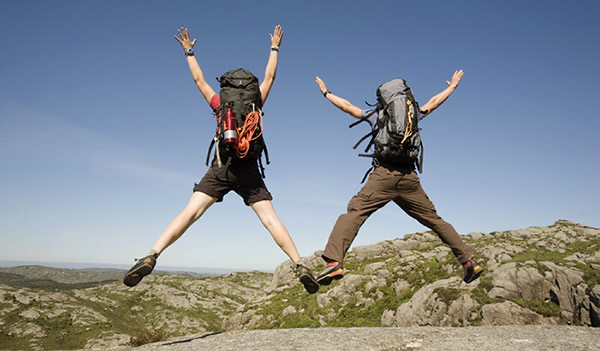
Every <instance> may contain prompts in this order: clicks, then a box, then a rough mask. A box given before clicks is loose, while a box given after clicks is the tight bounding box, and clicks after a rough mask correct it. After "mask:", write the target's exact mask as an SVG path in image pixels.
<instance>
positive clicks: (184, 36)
mask: <svg viewBox="0 0 600 351" xmlns="http://www.w3.org/2000/svg"><path fill="white" fill-rule="evenodd" d="M177 34H179V37H178V36H177V35H175V40H177V41H178V42H179V44H181V47H182V48H183V49H184V50H185V49H191V48H193V47H194V44H196V39H194V40H193V41H190V34H189V32H188V30H187V28H183V27H181V28H180V29H178V30H177Z"/></svg>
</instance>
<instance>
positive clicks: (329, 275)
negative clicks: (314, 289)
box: [317, 261, 344, 285]
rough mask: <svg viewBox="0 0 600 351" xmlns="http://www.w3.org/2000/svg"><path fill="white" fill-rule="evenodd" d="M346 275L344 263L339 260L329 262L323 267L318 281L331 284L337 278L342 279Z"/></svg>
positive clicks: (322, 283)
mask: <svg viewBox="0 0 600 351" xmlns="http://www.w3.org/2000/svg"><path fill="white" fill-rule="evenodd" d="M343 277H344V268H343V267H342V264H341V263H340V262H337V261H333V262H329V263H327V264H326V265H325V268H323V272H321V273H320V274H319V276H317V282H318V283H319V284H321V285H329V284H331V282H332V281H334V280H335V279H342V278H343Z"/></svg>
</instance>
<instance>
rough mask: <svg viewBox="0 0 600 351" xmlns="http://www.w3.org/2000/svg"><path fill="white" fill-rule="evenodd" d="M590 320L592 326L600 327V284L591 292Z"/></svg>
mask: <svg viewBox="0 0 600 351" xmlns="http://www.w3.org/2000/svg"><path fill="white" fill-rule="evenodd" d="M589 309H590V321H591V324H592V327H600V284H597V285H596V286H595V287H594V288H593V289H592V291H591V292H590V308H589Z"/></svg>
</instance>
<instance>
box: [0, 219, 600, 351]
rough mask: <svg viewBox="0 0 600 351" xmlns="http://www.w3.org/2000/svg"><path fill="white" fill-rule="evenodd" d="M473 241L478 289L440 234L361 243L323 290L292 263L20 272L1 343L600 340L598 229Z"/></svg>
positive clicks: (567, 226)
mask: <svg viewBox="0 0 600 351" xmlns="http://www.w3.org/2000/svg"><path fill="white" fill-rule="evenodd" d="M463 239H464V240H465V242H466V243H467V244H469V245H471V246H473V247H474V248H475V250H476V255H477V256H476V257H477V259H478V260H479V262H480V263H481V264H482V266H483V267H484V268H485V272H484V273H483V275H482V276H481V277H480V278H479V279H478V280H476V281H474V282H472V283H471V284H465V283H464V282H463V281H462V268H461V267H460V265H459V264H458V262H457V261H456V259H455V258H454V256H453V255H452V253H451V252H450V249H449V248H448V247H447V246H446V245H444V244H443V243H442V242H441V241H440V240H439V238H438V237H437V236H436V235H435V234H433V233H432V232H423V233H414V234H408V235H405V236H404V237H402V238H401V239H394V240H389V241H385V242H381V243H377V244H374V245H368V246H358V247H354V248H353V249H352V251H351V252H349V253H348V255H347V256H346V260H345V262H344V269H345V276H344V278H343V279H341V280H339V281H335V282H333V283H332V284H331V285H329V286H322V287H321V288H320V290H319V292H318V293H316V294H314V295H309V294H308V293H306V292H305V291H304V289H303V288H302V286H301V284H300V283H299V282H298V281H297V279H296V278H295V276H294V273H293V270H292V268H293V267H292V263H291V262H289V261H286V262H284V263H282V264H281V265H280V266H279V267H277V269H276V270H275V272H274V273H273V274H270V273H263V272H248V273H232V274H228V275H223V276H218V277H204V278H194V277H185V276H175V275H160V274H153V275H151V276H149V277H146V278H145V279H144V280H143V281H142V283H140V284H139V285H138V286H136V287H135V288H127V287H126V286H124V285H123V284H122V283H120V282H112V283H106V282H102V283H101V284H100V283H98V285H97V286H92V287H85V288H73V289H68V288H64V287H63V288H61V290H52V289H35V288H27V287H23V286H22V285H15V284H12V283H11V282H14V281H17V280H18V279H17V278H18V277H17V276H16V275H17V274H16V273H12V274H13V276H11V277H12V278H11V279H12V280H9V281H8V282H6V281H4V283H3V285H0V327H1V329H0V349H8V350H16V349H34V350H36V349H37V350H49V349H84V348H87V349H89V348H108V347H117V346H128V345H129V346H137V345H141V344H144V343H151V342H155V341H160V340H177V338H182V337H184V336H186V335H212V334H214V333H220V334H218V335H219V338H226V337H227V335H239V334H236V333H239V332H241V331H243V330H248V329H262V330H265V329H282V328H298V330H302V331H304V333H307V332H306V331H307V330H315V328H322V327H327V328H330V330H338V331H339V330H341V329H340V328H342V329H343V328H355V327H380V328H381V327H389V328H392V329H397V330H399V331H401V330H404V331H407V330H415V329H414V328H418V327H427V328H448V327H469V328H468V329H470V330H472V328H476V327H483V328H481V329H480V330H481V331H488V330H490V328H494V327H496V326H515V325H534V326H546V327H547V328H551V327H553V328H554V327H556V328H558V327H560V326H571V327H573V328H575V327H579V328H589V330H590V331H592V330H593V331H594V334H593V335H595V336H596V339H595V340H596V341H597V340H598V339H597V336H598V333H597V331H598V329H592V328H591V327H598V326H600V284H599V283H600V270H599V268H600V230H599V229H597V228H592V227H588V226H585V225H581V224H577V223H573V222H569V221H565V220H559V221H557V222H555V223H554V224H553V225H550V226H547V227H530V228H526V229H519V230H510V231H503V232H492V233H469V234H467V235H465V236H464V237H463ZM320 254H321V252H315V254H314V255H312V256H310V257H305V258H304V261H305V263H306V264H307V265H308V266H309V267H311V268H312V269H313V271H315V272H318V271H319V270H320V269H322V267H323V263H324V262H323V261H322V259H321V258H320ZM6 274H8V273H6ZM78 282H81V279H80V280H78ZM380 328H377V329H380ZM398 328H399V329H398ZM383 329H386V328H383ZM440 330H441V329H440ZM444 330H445V329H444ZM475 330H477V329H475ZM540 330H542V329H540ZM556 330H560V331H561V333H563V332H564V333H567V334H568V333H570V332H571V330H577V331H576V332H577V333H581V329H556ZM573 332H575V331H573ZM211 333H212V334H211ZM231 333H233V334H231ZM534 334H535V333H534ZM272 337H273V336H268V337H267V336H265V338H272ZM565 338H566V336H565ZM223 342H225V341H223ZM407 343H408V344H410V342H408V341H407ZM404 346H406V345H404ZM404 346H402V348H397V349H398V350H400V349H407V348H406V347H404ZM389 349H390V350H391V349H394V350H395V349H396V348H389ZM408 349H411V348H408ZM412 349H417V348H412ZM483 349H485V347H484V348H483ZM584 349H585V348H584Z"/></svg>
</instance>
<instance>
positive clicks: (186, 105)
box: [0, 1, 600, 270]
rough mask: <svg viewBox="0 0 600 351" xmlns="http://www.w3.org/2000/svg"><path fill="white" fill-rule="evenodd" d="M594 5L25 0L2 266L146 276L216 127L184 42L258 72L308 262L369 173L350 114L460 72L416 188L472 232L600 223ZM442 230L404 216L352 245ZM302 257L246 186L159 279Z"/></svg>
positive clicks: (276, 166)
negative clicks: (109, 269) (134, 268)
mask: <svg viewBox="0 0 600 351" xmlns="http://www.w3.org/2000/svg"><path fill="white" fill-rule="evenodd" d="M599 16H600V3H598V2H597V1H572V2H565V1H525V2H524V1H502V2H499V1H452V2H450V1H372V2H365V1H302V2H282V1H280V2H274V1H261V2H247V1H228V2H210V3H209V2H201V1H168V2H167V1H125V2H124V1H18V2H17V1H11V2H5V3H3V6H2V11H1V12H0V44H1V47H2V54H1V55H0V82H1V83H0V169H1V173H0V174H1V176H2V181H1V182H0V240H1V241H0V242H1V247H2V249H3V250H2V255H1V257H2V258H1V259H2V260H8V261H49V262H89V263H97V264H108V265H113V264H114V265H130V264H131V263H132V262H133V258H134V257H140V256H141V255H143V254H145V253H146V252H147V251H148V250H149V249H150V248H151V247H152V244H153V243H154V241H155V240H156V239H157V238H158V236H159V235H160V233H161V232H162V231H163V229H164V228H165V227H166V226H167V225H168V224H169V222H170V221H171V220H172V219H173V217H174V216H175V215H177V214H178V213H179V211H181V210H182V209H183V207H184V206H185V205H186V203H187V201H188V200H189V197H190V195H191V189H192V187H193V185H194V182H197V181H199V180H200V178H201V177H202V176H203V175H204V173H205V171H206V166H205V165H204V158H205V156H206V151H207V147H208V144H209V141H210V138H211V137H212V135H213V132H214V128H215V126H214V121H213V119H212V115H211V113H210V109H209V108H208V105H207V104H206V102H205V101H204V100H203V99H202V96H201V95H200V93H199V92H198V90H197V89H196V87H195V85H194V83H193V81H192V79H191V75H190V73H189V70H188V67H187V64H186V61H185V58H184V55H183V53H182V50H181V48H180V46H179V44H178V43H177V42H176V41H175V40H174V39H173V35H174V34H175V32H176V30H177V28H179V27H181V26H185V27H187V28H189V31H190V34H191V36H192V37H195V38H197V39H198V42H197V44H196V47H195V50H196V56H197V58H198V61H199V63H200V66H201V67H202V68H203V70H204V73H205V75H206V77H207V80H208V81H209V83H211V85H212V86H213V88H214V89H215V90H217V88H218V86H217V84H216V81H215V80H214V79H213V77H217V76H219V75H221V74H222V73H223V72H225V71H227V70H229V69H232V68H236V67H245V68H247V69H249V70H250V71H252V72H254V73H255V74H256V75H257V76H258V77H259V79H261V80H262V77H263V75H264V68H265V65H266V60H267V57H268V54H269V46H270V40H269V36H268V33H270V32H272V30H273V27H274V26H275V25H277V24H281V25H282V27H283V29H284V32H285V34H284V38H283V43H282V46H281V53H280V64H279V70H278V73H277V79H276V82H275V84H274V86H273V89H272V91H271V94H270V96H269V99H268V101H267V103H266V105H265V107H264V112H265V116H264V123H265V139H266V141H267V145H268V147H269V151H270V155H271V161H272V164H271V165H270V166H268V167H267V170H266V172H267V179H266V183H267V186H268V187H269V190H270V191H271V192H272V193H273V195H274V201H273V204H274V206H275V209H276V212H277V213H278V215H279V217H280V218H281V220H282V222H283V223H284V224H285V225H286V227H287V228H288V230H289V231H290V234H291V235H292V238H293V239H294V241H295V243H296V245H297V247H298V249H299V251H300V254H301V255H303V256H307V255H310V254H312V253H313V252H314V251H315V250H319V249H323V248H324V246H325V243H326V242H327V238H328V236H329V232H330V230H331V228H332V227H333V224H334V223H335V220H336V219H337V217H338V216H339V215H340V214H341V213H342V212H344V211H345V208H346V204H347V202H348V200H349V199H350V198H351V197H352V195H354V194H355V193H356V192H357V191H358V190H359V189H360V187H361V184H360V180H361V178H362V176H363V174H364V172H365V171H366V170H367V169H368V167H369V160H368V159H366V158H358V157H357V156H356V155H357V152H356V151H354V150H353V149H352V145H354V143H355V141H357V140H358V139H359V138H360V137H361V136H362V135H364V134H365V133H366V132H367V128H368V127H367V125H366V124H365V125H361V126H360V127H357V128H353V129H348V125H349V124H350V123H351V122H352V118H351V117H349V116H347V115H345V114H343V113H342V112H340V111H338V110H336V109H335V108H334V107H333V106H332V105H331V104H330V103H328V102H327V101H326V100H325V99H323V97H322V95H321V94H320V93H319V90H318V88H317V85H316V83H315V82H314V77H315V76H316V75H319V76H320V77H321V78H322V79H323V80H324V81H325V83H326V84H327V86H328V88H329V89H330V90H331V91H333V92H334V93H336V94H337V95H340V96H342V97H345V98H347V99H348V100H350V101H351V102H353V103H354V104H355V105H357V106H360V107H366V105H365V103H364V101H365V100H366V101H369V102H374V101H375V89H376V88H377V86H378V85H379V84H381V83H382V82H384V81H386V80H389V79H392V78H396V77H403V78H405V79H406V80H407V82H408V84H409V85H410V86H411V87H412V88H413V91H414V93H415V96H416V98H417V99H418V100H419V101H420V102H421V104H423V103H425V102H426V101H427V100H428V99H429V98H430V97H431V96H433V95H435V94H436V93H438V92H439V91H441V90H443V89H444V88H445V86H446V84H445V81H446V80H448V79H449V78H450V77H451V75H452V73H453V72H454V71H455V70H457V69H463V70H464V72H465V74H464V77H463V81H462V82H461V85H460V86H459V88H458V89H457V90H456V91H455V93H454V94H453V95H452V96H451V97H450V98H449V99H448V101H446V103H445V104H444V105H442V106H441V107H440V108H439V109H438V110H437V111H435V112H434V113H432V114H431V115H430V116H429V117H427V118H426V119H425V120H424V121H423V123H422V124H421V127H422V128H423V130H422V136H423V140H424V146H425V164H424V173H423V174H422V175H421V182H422V185H423V187H424V188H425V191H426V192H427V193H428V195H429V197H430V198H431V199H432V201H433V202H434V203H435V205H436V208H437V209H438V213H439V214H440V215H441V216H442V217H443V218H444V219H446V220H447V221H448V222H450V223H451V224H453V225H454V226H455V228H456V229H457V230H458V231H459V232H460V233H463V234H467V233H469V232H486V233H487V232H491V231H496V230H509V229H519V228H525V227H529V226H545V225H550V224H552V223H553V222H554V221H555V220H557V219H569V220H572V221H575V222H579V223H582V224H585V225H589V226H594V227H600V216H599V213H600V211H599V210H600V206H599V200H598V199H599V198H600V191H599V186H598V182H597V179H598V173H599V169H600V165H599V162H598V152H599V151H600V141H598V137H597V135H598V133H599V132H600V122H599V121H598V112H597V107H596V105H595V102H596V101H597V99H598V93H599V91H600V89H599V88H598V84H599V78H600V66H599V65H598V64H597V63H598V62H600V52H599V50H600V47H599V46H598V44H597V43H598V37H599V36H600V22H598V20H597V19H598V18H599ZM425 230H427V228H425V227H423V226H421V225H420V224H418V223H417V222H416V221H414V220H413V219H411V218H410V217H408V216H407V215H406V214H404V213H403V212H402V211H401V210H400V209H399V208H397V207H395V205H394V204H393V203H392V204H389V205H388V206H386V207H385V208H384V209H382V210H381V211H379V212H377V213H375V214H374V215H373V216H372V217H371V218H370V219H369V220H368V221H367V222H366V223H365V225H364V226H363V228H362V229H361V231H360V233H359V235H358V237H357V239H356V240H355V242H354V245H366V244H371V243H376V242H379V241H383V240H387V239H393V238H397V237H401V236H402V235H404V234H406V233H412V232H418V231H425ZM286 258H287V256H285V254H284V253H283V252H282V251H281V250H280V249H279V248H278V247H277V246H276V244H275V243H274V242H273V240H272V239H271V237H270V235H269V233H268V232H267V231H266V230H265V229H264V228H263V227H262V225H261V224H260V222H259V221H258V219H257V218H256V216H255V215H254V213H253V212H252V211H251V210H250V209H249V208H247V207H246V206H244V205H243V202H242V200H241V198H239V197H238V196H237V195H236V194H234V193H231V194H229V195H228V196H226V197H225V201H224V202H223V203H219V204H217V205H215V206H213V207H212V208H210V209H209V210H208V211H207V213H206V214H205V216H204V217H202V218H201V219H200V220H199V221H198V222H197V223H196V224H195V225H194V226H192V227H191V229H190V230H189V231H188V232H187V233H186V234H185V235H184V236H183V237H182V238H181V239H180V240H179V241H177V242H176V243H175V244H174V245H173V246H171V247H170V248H168V249H167V250H166V251H165V253H164V254H163V255H162V256H161V259H160V261H159V264H160V266H162V267H168V266H186V267H220V268H233V269H263V270H272V269H274V268H275V267H276V266H277V265H278V264H279V263H281V262H282V261H284V260H285V259H286Z"/></svg>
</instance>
